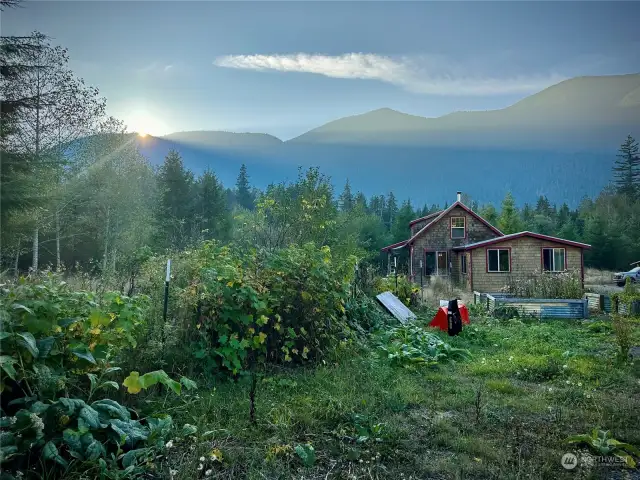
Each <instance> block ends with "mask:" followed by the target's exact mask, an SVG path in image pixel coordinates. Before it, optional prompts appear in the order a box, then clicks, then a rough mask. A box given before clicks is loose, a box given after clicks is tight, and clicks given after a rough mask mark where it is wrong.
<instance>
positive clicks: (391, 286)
mask: <svg viewBox="0 0 640 480" xmlns="http://www.w3.org/2000/svg"><path fill="white" fill-rule="evenodd" d="M397 281H398V288H397V292H396V277H395V276H389V277H379V278H378V279H377V280H376V282H375V291H376V294H379V293H383V292H392V293H393V294H394V295H396V296H397V297H398V298H399V299H400V301H401V302H402V303H404V304H405V305H406V306H407V307H411V306H416V305H417V304H418V295H419V294H420V288H419V287H418V286H416V285H415V284H414V283H412V282H410V281H409V280H408V279H407V278H406V277H405V276H404V275H398V278H397Z"/></svg>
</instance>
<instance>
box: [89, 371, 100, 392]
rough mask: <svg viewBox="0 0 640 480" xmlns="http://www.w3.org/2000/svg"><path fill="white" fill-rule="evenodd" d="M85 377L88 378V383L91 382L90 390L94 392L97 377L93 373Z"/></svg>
mask: <svg viewBox="0 0 640 480" xmlns="http://www.w3.org/2000/svg"><path fill="white" fill-rule="evenodd" d="M87 377H89V381H90V382H91V390H95V388H96V383H97V382H98V376H97V375H96V374H95V373H87Z"/></svg>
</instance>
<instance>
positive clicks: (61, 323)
mask: <svg viewBox="0 0 640 480" xmlns="http://www.w3.org/2000/svg"><path fill="white" fill-rule="evenodd" d="M80 320H82V319H81V318H63V319H62V320H58V326H60V327H62V328H65V327H68V326H69V325H73V324H74V323H77V322H79V321H80Z"/></svg>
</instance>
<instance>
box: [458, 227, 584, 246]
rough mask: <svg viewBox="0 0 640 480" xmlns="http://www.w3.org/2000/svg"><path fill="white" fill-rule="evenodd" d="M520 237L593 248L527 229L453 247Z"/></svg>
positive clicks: (493, 242) (499, 241) (481, 244)
mask: <svg viewBox="0 0 640 480" xmlns="http://www.w3.org/2000/svg"><path fill="white" fill-rule="evenodd" d="M520 237H532V238H538V239H540V240H547V241H549V242H556V243H562V244H564V245H570V246H572V247H578V248H585V249H587V248H591V245H589V244H587V243H580V242H574V241H573V240H565V239H564V238H558V237H551V236H549V235H543V234H541V233H534V232H529V231H525V232H518V233H511V234H509V235H504V236H502V237H498V238H491V239H489V240H483V241H481V242H475V243H469V244H467V245H460V246H459V247H453V250H473V249H474V248H478V247H484V246H487V245H493V244H496V243H502V242H506V241H508V240H514V239H516V238H520Z"/></svg>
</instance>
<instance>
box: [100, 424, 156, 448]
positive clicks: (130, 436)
mask: <svg viewBox="0 0 640 480" xmlns="http://www.w3.org/2000/svg"><path fill="white" fill-rule="evenodd" d="M109 423H110V425H111V428H112V429H113V430H114V431H115V432H116V433H117V434H118V435H120V436H124V440H125V443H126V444H127V445H128V446H129V447H134V446H135V444H136V443H137V442H139V441H144V440H146V439H147V437H148V436H149V431H148V430H147V429H146V428H145V427H143V426H142V425H141V424H140V422H137V421H135V420H129V421H128V422H125V421H123V420H118V419H115V420H111V421H110V422H109Z"/></svg>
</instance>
